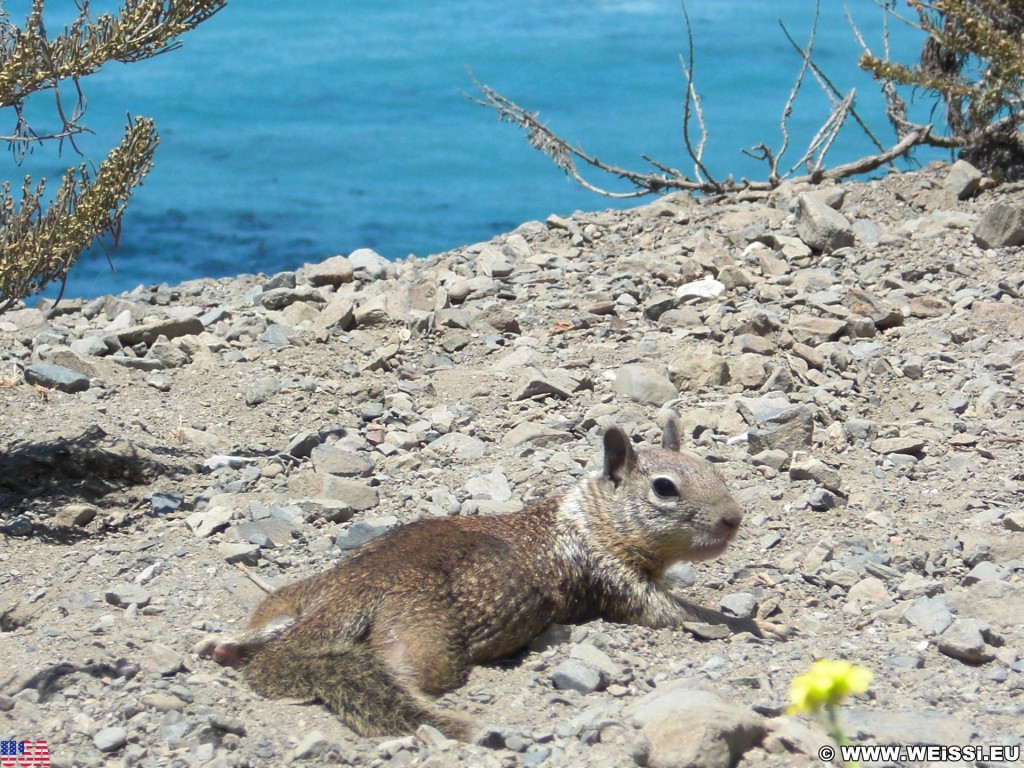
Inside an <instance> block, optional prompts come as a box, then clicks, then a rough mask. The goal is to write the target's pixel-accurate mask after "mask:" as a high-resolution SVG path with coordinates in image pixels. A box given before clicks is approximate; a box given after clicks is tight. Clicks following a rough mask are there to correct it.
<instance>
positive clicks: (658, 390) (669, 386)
mask: <svg viewBox="0 0 1024 768" xmlns="http://www.w3.org/2000/svg"><path fill="white" fill-rule="evenodd" d="M612 390H614V392H615V393H616V394H618V395H622V396H623V397H628V398H629V399H630V400H634V401H636V402H638V403H643V404H645V405H658V406H661V405H664V404H665V403H667V402H668V401H669V400H674V399H675V398H676V397H678V396H679V390H677V389H676V388H675V385H674V384H673V383H672V382H671V380H669V378H668V377H667V376H665V375H663V374H662V373H661V372H660V371H658V370H656V369H655V368H651V367H650V366H646V365H624V366H622V367H621V368H619V370H618V371H616V373H615V383H614V384H612Z"/></svg>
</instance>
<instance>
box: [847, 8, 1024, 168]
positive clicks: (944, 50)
mask: <svg viewBox="0 0 1024 768" xmlns="http://www.w3.org/2000/svg"><path fill="white" fill-rule="evenodd" d="M907 4H908V5H909V6H910V8H911V10H912V11H913V12H914V16H915V17H916V18H906V17H903V16H900V15H898V14H897V13H896V10H895V7H894V5H893V4H888V5H887V7H888V8H889V12H890V13H891V14H892V15H894V16H896V17H897V18H898V19H900V20H901V21H902V22H903V23H906V24H910V25H911V26H914V27H917V28H918V29H921V30H922V31H923V32H924V33H925V42H924V46H923V48H922V52H921V58H920V60H919V61H918V62H917V64H915V65H913V66H909V65H907V64H903V63H899V62H893V61H890V60H889V59H888V57H885V58H880V57H878V56H875V55H874V54H872V53H871V51H870V50H869V49H868V48H867V46H863V41H861V42H862V46H863V47H864V54H863V55H862V56H861V59H860V66H861V67H862V68H863V69H865V70H867V71H869V72H871V73H872V74H873V75H874V76H875V77H876V78H877V79H879V80H881V81H882V83H883V89H884V91H885V94H886V97H887V99H888V103H889V109H888V113H889V119H890V121H891V122H892V124H893V126H894V127H895V128H896V132H897V134H899V135H901V136H902V135H905V134H907V133H908V132H911V131H917V130H920V128H921V127H922V126H921V125H920V124H917V123H914V122H912V121H911V120H909V119H908V118H907V113H908V108H907V102H906V99H905V98H904V97H903V95H902V94H901V93H900V91H899V90H898V88H897V86H905V87H910V88H912V89H914V90H919V91H923V92H924V93H926V94H927V95H929V96H930V97H933V98H934V99H936V100H937V101H938V102H940V103H943V104H944V105H945V116H944V117H945V123H946V126H945V127H946V130H945V131H944V132H929V136H928V139H927V141H926V143H928V144H932V145H934V146H940V147H950V148H960V149H961V156H962V157H964V159H966V160H968V161H970V162H972V163H974V165H976V166H977V167H978V168H980V169H981V170H983V171H985V172H987V173H990V174H991V175H992V176H994V177H995V178H997V179H998V180H1010V179H1013V180H1019V179H1021V178H1024V143H1022V141H1021V133H1020V130H1021V126H1022V124H1024V4H1021V3H1020V2H1018V0H935V1H934V2H922V0H908V3H907Z"/></svg>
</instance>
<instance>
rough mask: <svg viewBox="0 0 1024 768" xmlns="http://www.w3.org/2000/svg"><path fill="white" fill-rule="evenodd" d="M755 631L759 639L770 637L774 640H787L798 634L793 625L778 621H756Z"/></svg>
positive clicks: (798, 631)
mask: <svg viewBox="0 0 1024 768" xmlns="http://www.w3.org/2000/svg"><path fill="white" fill-rule="evenodd" d="M757 629H758V631H759V632H760V634H761V637H770V638H772V639H774V640H788V639H790V638H791V637H795V636H796V635H798V634H800V630H799V629H797V627H796V625H795V624H784V623H782V622H778V621H762V620H760V619H759V620H758V621H757Z"/></svg>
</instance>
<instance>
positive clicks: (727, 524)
mask: <svg viewBox="0 0 1024 768" xmlns="http://www.w3.org/2000/svg"><path fill="white" fill-rule="evenodd" d="M718 509H719V518H718V520H719V524H720V525H721V526H722V527H724V528H727V529H729V530H730V531H736V530H738V529H739V527H740V523H741V522H743V510H741V509H740V505H739V504H737V503H736V500H735V499H734V498H733V497H732V496H726V497H725V498H724V499H722V501H720V502H719V503H718Z"/></svg>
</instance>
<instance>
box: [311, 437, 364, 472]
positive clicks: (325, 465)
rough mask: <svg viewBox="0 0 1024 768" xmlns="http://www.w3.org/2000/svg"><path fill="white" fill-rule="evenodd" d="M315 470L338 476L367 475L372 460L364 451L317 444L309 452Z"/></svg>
mask: <svg viewBox="0 0 1024 768" xmlns="http://www.w3.org/2000/svg"><path fill="white" fill-rule="evenodd" d="M310 458H311V459H312V461H313V468H314V469H315V470H316V471H317V472H324V473H326V474H329V475H339V476H340V477H369V476H370V475H372V474H373V460H372V459H371V458H370V457H369V456H368V455H367V454H365V453H360V452H358V451H346V450H345V449H344V448H339V447H338V446H336V445H318V446H316V447H315V448H314V449H313V450H312V451H311V453H310Z"/></svg>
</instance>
